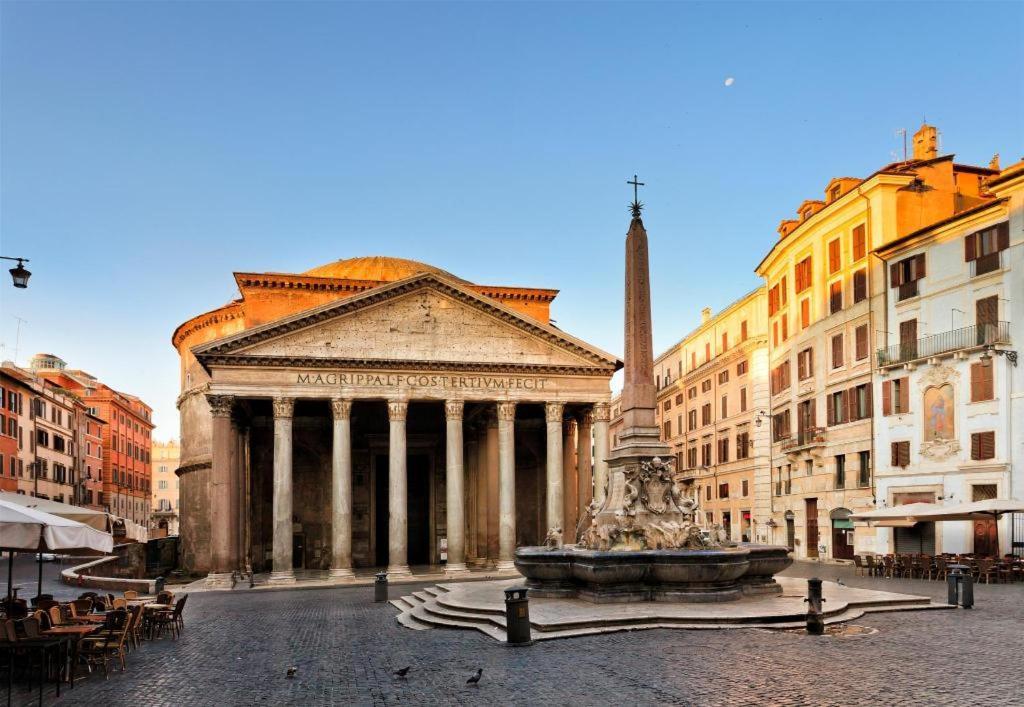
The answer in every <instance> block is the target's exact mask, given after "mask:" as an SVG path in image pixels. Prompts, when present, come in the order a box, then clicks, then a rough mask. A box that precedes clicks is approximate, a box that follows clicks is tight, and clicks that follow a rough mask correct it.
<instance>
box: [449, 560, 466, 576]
mask: <svg viewBox="0 0 1024 707" xmlns="http://www.w3.org/2000/svg"><path fill="white" fill-rule="evenodd" d="M444 576H445V577H468V576H469V567H467V566H466V565H465V563H463V562H449V563H448V564H447V565H445V567H444Z"/></svg>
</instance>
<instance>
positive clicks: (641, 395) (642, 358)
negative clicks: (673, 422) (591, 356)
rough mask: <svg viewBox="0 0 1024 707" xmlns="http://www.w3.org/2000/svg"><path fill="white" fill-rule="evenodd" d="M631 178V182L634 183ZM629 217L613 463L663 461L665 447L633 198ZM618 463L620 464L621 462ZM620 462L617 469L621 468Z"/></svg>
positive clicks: (643, 233)
mask: <svg viewBox="0 0 1024 707" xmlns="http://www.w3.org/2000/svg"><path fill="white" fill-rule="evenodd" d="M635 179H636V178H635V177H634V181H635ZM630 208H631V210H632V213H633V219H632V220H631V221H630V223H629V231H628V232H627V233H626V307H625V310H626V311H625V335H626V336H625V338H626V342H625V364H626V365H625V371H624V374H625V375H624V379H623V386H622V396H621V402H622V428H621V429H622V431H621V432H620V433H619V445H618V446H617V447H615V449H613V450H612V453H611V457H610V458H609V464H611V465H613V466H614V460H634V461H638V460H639V459H640V458H641V457H642V458H647V459H650V458H651V457H655V456H661V457H663V458H665V457H668V456H669V455H670V454H671V450H670V448H669V446H668V445H667V444H665V443H663V442H662V441H661V440H660V435H659V434H658V426H657V424H656V423H655V417H654V413H655V407H656V405H657V390H656V389H655V386H654V351H653V345H652V341H651V279H650V268H649V265H648V258H647V230H646V229H645V228H644V222H643V219H641V218H640V210H641V209H642V208H643V205H642V204H641V203H640V202H639V201H638V200H637V199H636V198H635V196H634V199H633V203H632V205H631V206H630ZM622 463H625V462H624V461H623V462H622ZM622 463H620V464H619V466H621V465H622Z"/></svg>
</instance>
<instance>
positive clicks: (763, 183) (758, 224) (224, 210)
mask: <svg viewBox="0 0 1024 707" xmlns="http://www.w3.org/2000/svg"><path fill="white" fill-rule="evenodd" d="M1022 8H1024V5H1022V4H1020V3H1006V4H985V3H978V2H975V3H962V4H960V3H939V2H934V3H931V2H919V3H910V4H896V3H873V4H853V3H849V4H838V3H828V4H824V3H823V4H810V3H801V4H796V3H793V4H774V3H769V2H759V3H756V4H739V3H736V4H725V3H718V4H714V5H710V4H708V5H705V4H684V3H678V4H649V5H648V4H639V3H630V4H612V3H605V4H588V3H572V4H522V3H504V4H470V3H453V4H427V3H415V4H391V3H378V4H373V5H361V4H341V3H327V2H320V3H307V4H304V3H299V2H290V3H280V4H276V3H267V2H264V3H229V2H220V3H201V2H189V3H184V2H183V3H166V4H161V3H153V2H135V3H128V2H118V3H109V4H104V3H94V2H89V3H67V2H65V3H56V2H45V3H25V2H20V3H18V2H3V3H2V5H0V45H2V46H0V60H2V67H0V120H2V122H0V130H2V133H0V149H2V152H0V168H2V172H0V190H2V191H0V199H2V202H0V239H2V240H0V246H2V253H3V254H4V255H25V256H28V257H30V258H31V259H32V262H31V263H30V268H31V270H32V271H33V272H34V275H33V277H32V281H31V286H30V288H29V289H27V290H24V291H21V290H17V291H16V290H14V289H12V288H11V287H10V286H9V284H8V283H7V281H4V282H3V286H2V287H0V298H2V313H0V339H2V342H3V344H4V345H5V348H4V350H3V357H4V358H10V357H11V356H12V355H13V349H14V344H15V326H16V323H17V322H16V321H15V319H14V317H15V316H19V317H22V318H24V319H26V320H28V324H26V325H25V326H24V327H23V329H22V333H21V342H20V356H19V360H20V361H22V362H24V361H27V358H28V356H29V355H31V354H32V353H33V352H36V351H49V352H53V353H56V354H58V355H60V356H62V357H64V358H65V359H66V360H68V361H69V362H70V363H71V364H72V365H73V366H76V367H80V368H84V369H86V370H89V371H91V372H93V373H95V374H96V375H98V376H100V377H101V378H102V379H104V380H105V381H107V382H109V383H110V384H112V385H114V386H115V387H118V388H121V389H123V390H126V391H129V392H132V393H136V394H138V395H141V396H142V397H143V398H144V399H145V400H147V401H148V402H149V403H151V404H152V405H153V406H154V408H155V409H156V421H157V423H158V425H159V427H158V430H157V432H156V435H157V436H158V437H161V438H164V437H168V436H171V435H174V434H176V433H177V423H178V421H177V413H176V410H175V408H174V399H175V396H176V394H177V390H178V369H177V356H176V354H175V352H174V350H173V349H172V348H171V346H170V342H169V340H170V335H171V332H172V331H173V329H174V328H175V326H176V325H177V324H179V323H180V322H181V321H183V320H184V319H186V318H188V317H190V316H192V315H194V314H197V313H199V312H202V311H205V310H207V309H210V308H213V307H215V306H218V305H220V304H222V303H224V302H226V301H228V300H229V299H231V298H232V297H234V296H236V291H235V289H234V281H233V279H232V277H231V273H232V271H235V270H257V271H259V270H277V271H292V272H299V271H302V270H305V269H308V268H310V267H313V266H315V265H319V264H322V263H324V262H327V261H330V260H334V259H337V258H344V257H353V256H357V255H371V254H386V255H395V256H401V257H407V258H413V259H419V260H424V261H427V262H430V263H432V264H435V265H438V266H440V267H444V268H446V269H448V270H451V271H452V272H454V273H456V274H457V275H460V276H462V277H465V278H467V279H469V280H473V281H475V282H480V283H488V284H512V285H536V286H547V287H556V288H559V289H561V290H562V293H561V295H560V296H559V298H558V300H557V301H556V302H555V306H554V317H555V318H556V320H557V322H558V325H559V326H561V327H563V328H565V329H567V330H568V331H570V332H572V333H573V334H576V335H578V336H581V337H583V338H585V339H587V340H589V341H591V342H593V343H594V344H596V345H599V346H601V347H603V348H605V349H608V350H610V351H613V352H621V350H622V343H621V341H622V327H621V323H620V322H621V312H622V305H621V290H622V283H621V279H622V255H623V253H622V251H623V236H624V233H625V230H626V227H627V225H628V213H627V209H626V206H627V203H628V201H629V200H630V197H631V194H630V191H629V187H627V186H626V184H625V180H626V179H627V178H628V177H629V176H630V175H632V174H633V173H634V172H637V173H639V174H640V176H641V179H642V180H643V181H646V182H647V184H648V186H647V187H646V188H644V190H643V194H642V200H643V201H644V202H645V203H646V204H647V210H646V212H645V222H646V224H647V227H648V230H649V233H650V236H651V257H652V270H653V272H652V278H653V280H652V282H653V298H654V321H655V338H656V341H655V344H656V347H657V348H658V349H659V350H660V349H662V348H663V347H665V346H668V345H669V344H671V343H672V342H673V341H675V340H676V339H678V338H679V337H681V336H682V335H683V334H684V333H685V332H686V331H688V330H689V329H690V328H691V327H692V326H693V325H694V324H695V323H696V322H697V320H698V317H699V311H700V308H701V307H703V306H705V305H708V306H711V307H713V308H715V309H716V310H717V309H719V308H721V307H723V306H724V305H726V304H728V303H729V302H730V301H732V300H733V299H735V298H736V297H738V296H740V295H741V294H743V293H745V292H746V291H748V290H749V289H750V288H752V287H753V286H755V285H756V284H757V280H756V278H755V276H754V273H753V268H754V266H755V265H756V264H757V262H758V261H759V260H760V258H761V257H762V256H763V255H764V253H765V252H766V251H767V249H768V248H769V247H770V246H771V244H772V242H773V241H774V240H775V238H776V233H775V226H776V225H777V224H778V222H779V220H780V219H782V218H785V217H791V216H792V214H793V212H794V209H795V208H796V206H797V205H798V204H799V203H800V201H802V200H803V199H805V198H820V196H821V194H822V190H823V188H824V186H825V184H826V183H827V182H828V180H829V179H830V178H831V177H833V176H837V175H854V176H863V175H866V174H868V173H870V172H872V171H873V170H875V169H877V168H878V167H879V166H881V165H882V164H884V163H886V162H888V161H890V160H891V159H892V158H893V155H894V154H895V153H894V151H895V150H897V149H899V146H900V140H899V139H898V138H897V137H896V136H895V131H896V129H897V128H901V127H905V128H908V129H910V131H911V132H913V130H914V129H916V128H917V126H918V125H919V124H920V122H921V119H922V117H923V116H927V119H928V121H929V122H932V123H934V124H936V125H938V126H939V128H940V130H941V132H942V148H943V150H944V151H952V152H956V153H957V155H958V159H959V160H961V161H968V162H974V163H982V164H987V163H988V160H989V158H990V157H991V156H992V154H993V153H995V152H1000V153H1002V155H1003V163H1004V164H1008V163H1010V162H1012V161H1015V160H1016V159H1018V158H1019V157H1020V156H1021V155H1022V154H1024V135H1022V126H1024V89H1022V86H1024V54H1022V48H1021V47H1022V45H1021V40H1020V38H1021V36H1024V9H1022ZM727 77H734V79H735V81H734V83H733V85H731V86H728V87H727V86H725V84H724V82H725V79H726V78H727Z"/></svg>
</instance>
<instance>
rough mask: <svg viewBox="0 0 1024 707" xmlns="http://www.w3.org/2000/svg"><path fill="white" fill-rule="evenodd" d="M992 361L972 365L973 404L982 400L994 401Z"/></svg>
mask: <svg viewBox="0 0 1024 707" xmlns="http://www.w3.org/2000/svg"><path fill="white" fill-rule="evenodd" d="M993 368H994V366H992V362H991V359H990V360H989V361H984V362H981V363H972V364H971V402H972V403H976V402H979V401H981V400H992V398H993V397H995V390H994V386H993V385H992V382H993V381H992V369H993Z"/></svg>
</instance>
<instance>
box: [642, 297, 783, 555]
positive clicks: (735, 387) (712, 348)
mask: <svg viewBox="0 0 1024 707" xmlns="http://www.w3.org/2000/svg"><path fill="white" fill-rule="evenodd" d="M767 335H768V325H767V305H766V294H765V288H764V287H759V288H757V289H756V290H754V291H752V292H750V293H748V294H746V295H744V296H743V297H741V298H740V299H739V300H737V301H735V302H733V303H732V304H730V305H729V306H727V307H726V308H725V309H724V310H722V311H721V312H719V313H718V314H715V315H712V313H711V310H710V309H704V310H703V311H702V313H701V324H700V326H699V327H697V329H695V330H694V331H693V332H691V333H690V334H688V335H687V336H686V337H684V338H683V339H682V340H681V341H679V342H678V343H677V344H675V345H674V346H672V347H671V348H669V349H668V350H667V351H665V352H664V353H662V354H661V355H660V356H659V357H658V358H657V359H656V360H655V363H654V370H655V381H656V384H657V388H658V408H657V421H658V426H659V428H660V429H661V436H662V440H663V441H665V442H667V443H669V444H670V445H671V446H672V449H673V453H674V456H675V460H676V478H677V479H678V480H679V481H681V482H682V483H683V484H685V485H688V486H692V487H693V488H692V492H693V493H694V494H695V495H696V496H697V498H699V499H700V511H699V512H700V513H701V519H702V521H703V524H704V525H706V526H708V527H710V526H713V525H721V526H722V527H723V528H725V530H726V532H727V533H728V534H729V537H730V538H732V539H733V540H736V541H742V542H767V539H768V536H769V534H770V529H771V528H770V521H771V512H770V506H769V502H770V495H769V489H768V486H769V483H770V478H769V473H768V471H769V468H770V464H769V459H768V455H769V452H770V451H771V450H770V442H769V425H768V422H769V418H768V415H767V412H766V411H767V410H768V404H769V400H768V336H767Z"/></svg>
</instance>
